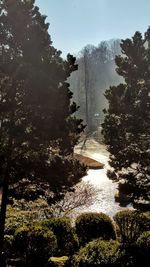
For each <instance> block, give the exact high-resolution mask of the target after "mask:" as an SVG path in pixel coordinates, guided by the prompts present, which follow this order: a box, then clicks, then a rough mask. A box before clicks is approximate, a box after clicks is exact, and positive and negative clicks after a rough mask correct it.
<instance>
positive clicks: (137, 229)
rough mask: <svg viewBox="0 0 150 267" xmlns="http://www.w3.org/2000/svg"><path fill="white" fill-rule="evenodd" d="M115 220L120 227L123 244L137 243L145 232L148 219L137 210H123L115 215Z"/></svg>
mask: <svg viewBox="0 0 150 267" xmlns="http://www.w3.org/2000/svg"><path fill="white" fill-rule="evenodd" d="M114 220H115V222H116V223H117V225H118V227H119V235H120V238H121V241H122V243H123V244H132V243H135V242H136V240H137V238H138V237H139V236H140V234H141V232H142V231H143V229H144V228H143V227H146V226H144V222H146V221H145V220H146V218H145V217H144V215H143V213H141V212H138V211H136V210H129V209H127V210H122V211H119V212H117V213H116V214H115V216H114Z"/></svg>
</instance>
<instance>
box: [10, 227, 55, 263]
mask: <svg viewBox="0 0 150 267" xmlns="http://www.w3.org/2000/svg"><path fill="white" fill-rule="evenodd" d="M14 247H15V250H16V256H18V257H22V258H23V259H24V262H25V266H32V267H33V266H36V267H37V266H39V267H41V266H43V267H44V266H46V264H47V262H48V259H49V257H50V256H52V255H53V253H54V252H55V251H56V248H57V239H56V237H55V235H54V233H53V232H52V231H50V230H49V229H47V228H46V227H45V228H44V227H42V226H39V225H33V226H32V227H27V226H24V227H21V228H19V229H18V230H16V232H15V235H14Z"/></svg>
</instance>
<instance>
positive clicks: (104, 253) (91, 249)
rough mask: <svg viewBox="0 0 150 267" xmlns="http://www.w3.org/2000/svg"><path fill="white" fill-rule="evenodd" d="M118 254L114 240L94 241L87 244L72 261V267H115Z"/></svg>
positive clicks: (118, 250)
mask: <svg viewBox="0 0 150 267" xmlns="http://www.w3.org/2000/svg"><path fill="white" fill-rule="evenodd" d="M119 253H120V244H119V242H118V241H116V240H110V241H104V240H94V241H91V242H90V243H88V244H87V245H86V246H85V247H84V248H81V249H80V251H79V252H78V253H77V254H76V255H75V256H74V257H73V259H72V265H71V266H72V267H92V266H94V267H100V266H101V267H112V266H113V267H115V266H116V262H117V260H118V256H119Z"/></svg>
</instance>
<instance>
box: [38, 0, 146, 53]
mask: <svg viewBox="0 0 150 267" xmlns="http://www.w3.org/2000/svg"><path fill="white" fill-rule="evenodd" d="M35 3H36V5H37V6H39V7H40V11H41V13H42V14H45V15H47V21H48V22H50V28H49V33H50V35H51V39H52V41H53V45H54V47H55V48H57V49H58V50H61V51H62V55H63V56H66V54H67V53H72V54H76V53H78V52H79V51H80V50H81V49H82V48H83V47H84V46H85V45H87V44H93V45H98V44H99V43H100V42H101V41H103V40H109V39H112V38H122V39H124V38H128V37H129V38H130V37H131V36H133V34H134V32H135V31H137V30H139V31H141V32H142V33H143V32H144V31H146V29H147V28H148V26H150V0H36V1H35Z"/></svg>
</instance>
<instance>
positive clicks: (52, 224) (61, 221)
mask: <svg viewBox="0 0 150 267" xmlns="http://www.w3.org/2000/svg"><path fill="white" fill-rule="evenodd" d="M42 225H43V226H44V227H47V228H49V229H50V230H52V231H53V232H54V234H55V236H56V237H57V244H58V250H57V256H64V255H67V256H70V255H72V254H73V253H74V252H75V251H76V250H77V249H78V238H77V235H76V234H75V231H74V229H73V227H72V226H71V222H70V220H69V219H68V218H50V219H47V220H45V221H43V222H42Z"/></svg>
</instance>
